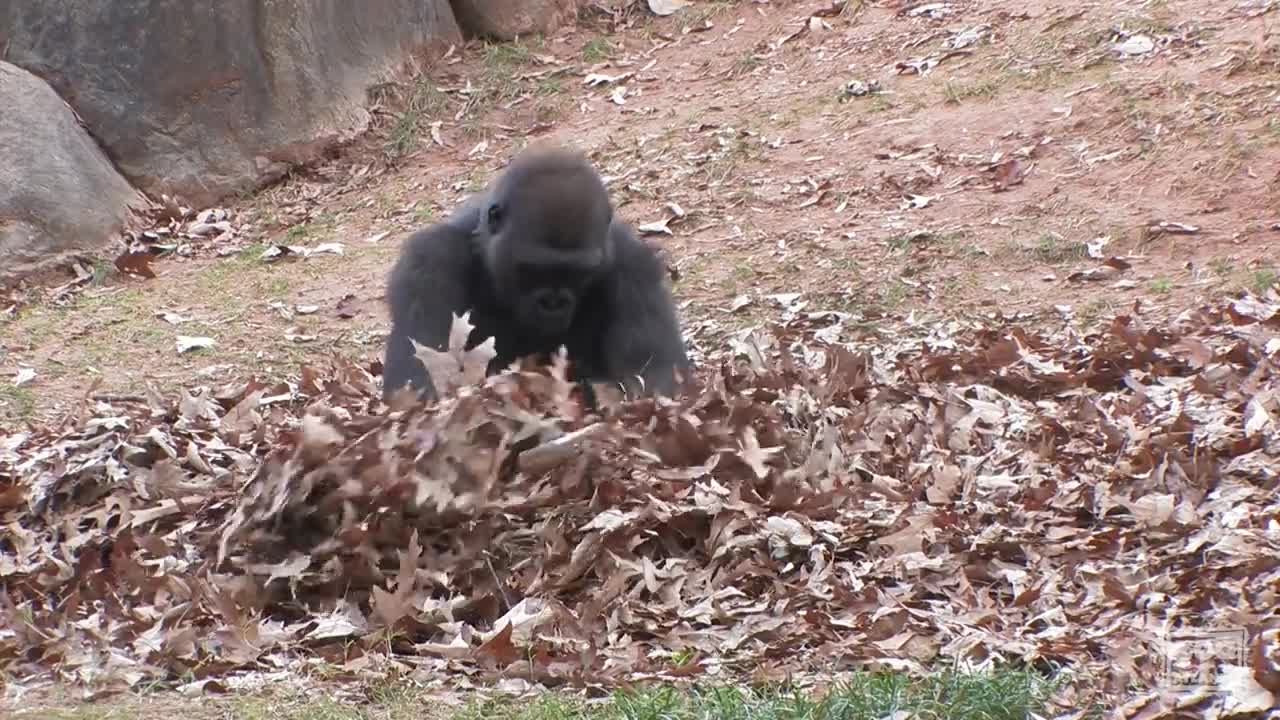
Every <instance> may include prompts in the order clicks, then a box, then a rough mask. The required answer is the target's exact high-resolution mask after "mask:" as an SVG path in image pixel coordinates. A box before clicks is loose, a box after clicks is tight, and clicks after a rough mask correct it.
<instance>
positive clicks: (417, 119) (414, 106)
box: [383, 78, 449, 160]
mask: <svg viewBox="0 0 1280 720" xmlns="http://www.w3.org/2000/svg"><path fill="white" fill-rule="evenodd" d="M448 104H449V99H448V97H447V96H446V95H445V93H444V92H442V91H441V90H440V88H438V87H436V86H435V83H433V82H430V80H429V78H419V79H418V80H417V81H416V82H414V84H413V86H412V87H411V88H410V89H409V91H408V92H407V93H405V97H404V98H403V106H404V107H403V109H402V110H401V111H400V113H399V114H398V115H396V120H395V123H394V124H393V125H392V126H391V132H390V133H389V134H388V136H387V141H386V144H385V146H384V147H383V152H384V153H386V155H387V157H388V158H391V159H393V160H394V159H398V158H401V157H404V156H405V155H408V154H409V153H410V152H412V151H413V149H414V146H416V145H417V143H418V136H419V134H420V133H421V131H422V126H423V125H424V124H425V123H426V122H427V121H429V120H430V119H431V118H433V117H436V116H437V115H440V114H442V113H443V111H444V110H445V109H447V108H448Z"/></svg>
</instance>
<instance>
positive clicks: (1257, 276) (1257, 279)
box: [1250, 268, 1280, 294]
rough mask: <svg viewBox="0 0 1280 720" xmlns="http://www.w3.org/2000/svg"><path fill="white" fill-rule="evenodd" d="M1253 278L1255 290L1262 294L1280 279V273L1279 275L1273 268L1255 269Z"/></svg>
mask: <svg viewBox="0 0 1280 720" xmlns="http://www.w3.org/2000/svg"><path fill="white" fill-rule="evenodd" d="M1251 280H1252V282H1251V283H1250V284H1251V285H1252V286H1253V288H1252V289H1253V291H1254V292H1256V293H1259V294H1261V293H1264V292H1266V291H1267V290H1269V289H1270V288H1271V287H1272V286H1273V285H1275V284H1276V282H1277V281H1280V275H1277V274H1276V271H1275V270H1272V269H1271V268H1264V269H1262V270H1254V271H1253V277H1252V278H1251Z"/></svg>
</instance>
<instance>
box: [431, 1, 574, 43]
mask: <svg viewBox="0 0 1280 720" xmlns="http://www.w3.org/2000/svg"><path fill="white" fill-rule="evenodd" d="M578 9H579V3H578V0H453V12H454V15H456V16H457V18H458V24H459V25H460V26H462V30H463V32H465V33H466V34H467V35H469V36H475V37H487V38H492V39H494V40H513V39H515V38H516V37H522V36H526V35H533V34H545V33H550V32H552V31H554V30H557V29H559V28H561V27H563V26H565V25H569V24H572V23H573V22H574V21H575V20H576V19H577V17H578Z"/></svg>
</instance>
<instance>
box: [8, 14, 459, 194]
mask: <svg viewBox="0 0 1280 720" xmlns="http://www.w3.org/2000/svg"><path fill="white" fill-rule="evenodd" d="M460 39H461V33H460V31H459V30H458V27H457V23H456V22H455V21H454V18H453V12H452V10H451V8H450V7H449V4H448V0H360V1H359V2H351V1H350V0H306V1H305V2H301V1H286V0H219V1H218V2H187V0H111V2H83V1H82V0H39V1H38V2H37V1H35V0H30V1H27V0H23V1H20V2H0V48H4V49H5V51H6V53H7V54H6V59H7V60H8V61H10V62H12V63H14V64H16V65H18V66H20V67H23V68H26V69H28V70H30V71H32V72H34V73H35V74H37V75H39V76H41V77H43V78H45V79H46V80H48V81H49V83H50V84H51V85H52V86H53V87H54V89H55V90H57V91H58V92H59V93H60V94H61V95H62V97H63V98H65V99H66V100H67V102H68V103H69V104H70V105H71V107H73V108H75V110H76V112H77V113H79V115H80V116H81V117H82V118H83V119H84V122H85V124H86V126H87V127H88V128H89V131H90V133H92V135H93V136H94V137H95V138H97V140H98V142H99V143H100V144H101V145H102V147H103V148H104V149H105V150H106V152H107V154H108V155H109V156H110V157H111V158H112V160H114V161H115V164H116V167H117V168H119V169H120V171H121V172H122V173H123V174H124V175H125V177H127V178H129V179H130V180H131V181H133V183H134V184H135V185H136V186H137V187H139V188H141V189H143V190H146V191H147V192H149V193H152V194H159V193H162V192H165V193H169V194H170V195H174V196H176V197H178V198H180V199H182V200H184V201H185V202H186V203H189V204H192V205H196V206H203V205H209V204H212V203H214V202H216V201H217V200H219V199H221V198H223V197H225V196H227V195H230V194H233V193H236V192H240V191H244V190H250V189H254V188H256V187H259V186H261V185H262V184H263V183H266V182H270V181H271V180H274V179H276V178H278V177H279V176H280V175H281V174H283V173H284V172H285V171H286V170H287V169H288V167H289V166H290V165H293V164H297V163H303V162H307V161H310V160H313V159H315V158H317V157H318V156H319V155H320V154H321V153H323V152H324V151H325V150H326V149H328V148H330V147H332V146H333V145H334V144H335V143H337V142H340V141H342V140H344V139H347V138H350V137H352V136H353V135H354V134H356V133H358V132H360V131H362V130H363V129H364V128H365V127H366V126H367V123H368V120H369V116H368V113H367V112H366V110H365V105H366V102H367V90H368V88H369V86H370V85H371V84H373V83H375V82H378V81H380V80H383V79H385V77H386V76H388V75H389V74H390V73H391V72H392V71H393V70H395V69H397V68H398V67H400V66H403V65H404V64H405V63H406V62H408V61H410V60H411V58H412V56H413V55H415V54H416V53H418V52H420V51H423V50H426V49H428V48H431V47H433V46H439V45H441V44H443V43H447V42H457V41H459V40H460Z"/></svg>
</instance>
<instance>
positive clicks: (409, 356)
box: [383, 150, 689, 397]
mask: <svg viewBox="0 0 1280 720" xmlns="http://www.w3.org/2000/svg"><path fill="white" fill-rule="evenodd" d="M664 275H665V268H664V267H663V264H662V263H661V261H660V260H659V258H658V257H657V255H656V254H655V253H654V252H653V250H651V249H650V248H649V247H648V246H646V245H645V244H644V243H642V242H641V241H640V239H639V238H638V237H637V236H636V234H635V232H634V231H633V230H632V229H631V227H630V226H629V225H627V224H626V223H625V222H623V221H622V220H619V219H617V218H616V217H614V216H613V211H612V207H611V205H610V203H609V201H608V195H607V193H606V191H605V188H604V186H603V183H601V181H600V179H599V176H598V175H596V173H595V171H594V170H592V169H591V167H590V166H589V165H588V164H587V163H586V160H585V159H584V158H582V157H581V156H579V155H577V154H575V153H570V152H567V151H561V150H554V151H529V152H526V153H525V154H523V155H521V156H519V157H517V158H516V159H515V160H513V161H512V163H511V165H510V166H509V167H508V169H507V171H506V172H505V173H504V174H503V176H502V177H500V178H499V179H498V181H497V182H496V183H495V184H494V185H493V186H492V187H491V188H489V189H487V190H486V191H484V192H483V193H481V194H480V195H478V196H476V197H474V198H472V199H471V200H469V201H468V202H466V203H464V204H463V206H462V207H460V208H459V209H458V210H457V211H456V212H454V213H453V214H452V215H451V216H449V217H448V218H446V219H445V220H444V221H442V222H440V223H438V224H436V225H434V226H432V227H429V228H426V229H423V230H420V231H418V232H416V233H414V234H413V235H412V236H410V237H409V238H408V239H407V240H406V241H405V244H404V247H403V249H402V250H401V255H400V258H399V260H398V261H397V263H396V265H395V267H394V268H393V270H392V272H391V276H390V280H389V287H388V291H387V302H388V304H389V305H390V310H391V333H390V335H389V336H388V337H387V348H386V358H385V361H384V363H383V383H384V386H383V389H384V394H385V396H386V397H390V396H391V394H393V393H394V392H395V391H396V390H398V389H400V388H401V387H403V386H405V385H412V386H414V387H416V388H419V389H420V390H421V391H422V392H423V394H425V395H426V396H427V397H434V396H435V388H434V386H433V385H432V383H431V378H430V377H429V376H428V374H427V371H426V369H425V368H424V367H423V365H422V363H421V362H419V361H418V359H417V358H416V357H415V356H414V352H413V344H412V343H410V342H409V338H411V337H412V338H414V339H416V340H417V341H418V342H419V343H422V344H424V345H428V346H430V347H433V348H435V349H437V350H443V349H444V348H445V347H446V345H447V343H448V337H449V328H450V325H451V322H452V315H453V314H458V315H462V314H463V313H464V312H466V311H468V310H470V312H471V323H472V324H473V325H474V326H475V329H474V330H473V331H472V333H471V336H470V337H469V338H468V347H470V346H472V345H474V344H475V343H478V342H481V341H483V340H484V339H485V338H487V337H494V338H495V340H496V349H497V356H496V357H495V358H494V359H493V361H492V362H491V363H490V365H489V368H488V369H489V372H490V373H493V372H497V371H500V370H501V369H503V368H505V367H507V366H508V365H509V364H510V363H511V362H512V361H514V360H516V359H519V358H522V357H525V356H528V355H543V354H550V353H553V352H555V351H556V350H558V349H559V348H560V347H561V346H564V347H565V348H566V349H567V351H568V355H569V360H570V363H571V367H572V368H573V378H574V379H576V380H587V381H595V382H606V381H612V382H621V383H623V384H625V385H627V386H628V388H629V389H631V390H632V391H634V390H636V389H637V388H636V386H635V384H634V379H635V376H640V377H641V378H643V383H644V389H645V390H646V391H648V392H657V393H660V394H664V395H670V394H672V393H673V392H674V390H675V377H674V375H673V370H678V371H680V372H682V373H683V372H685V371H687V369H688V367H689V360H688V357H687V355H686V353H685V347H684V342H683V340H682V339H681V335H680V325H679V321H678V319H677V317H676V311H675V306H674V304H673V302H672V300H671V296H670V293H669V291H668V290H667V287H666V284H665V278H664ZM566 312H567V313H568V314H566ZM588 397H590V395H588Z"/></svg>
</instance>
